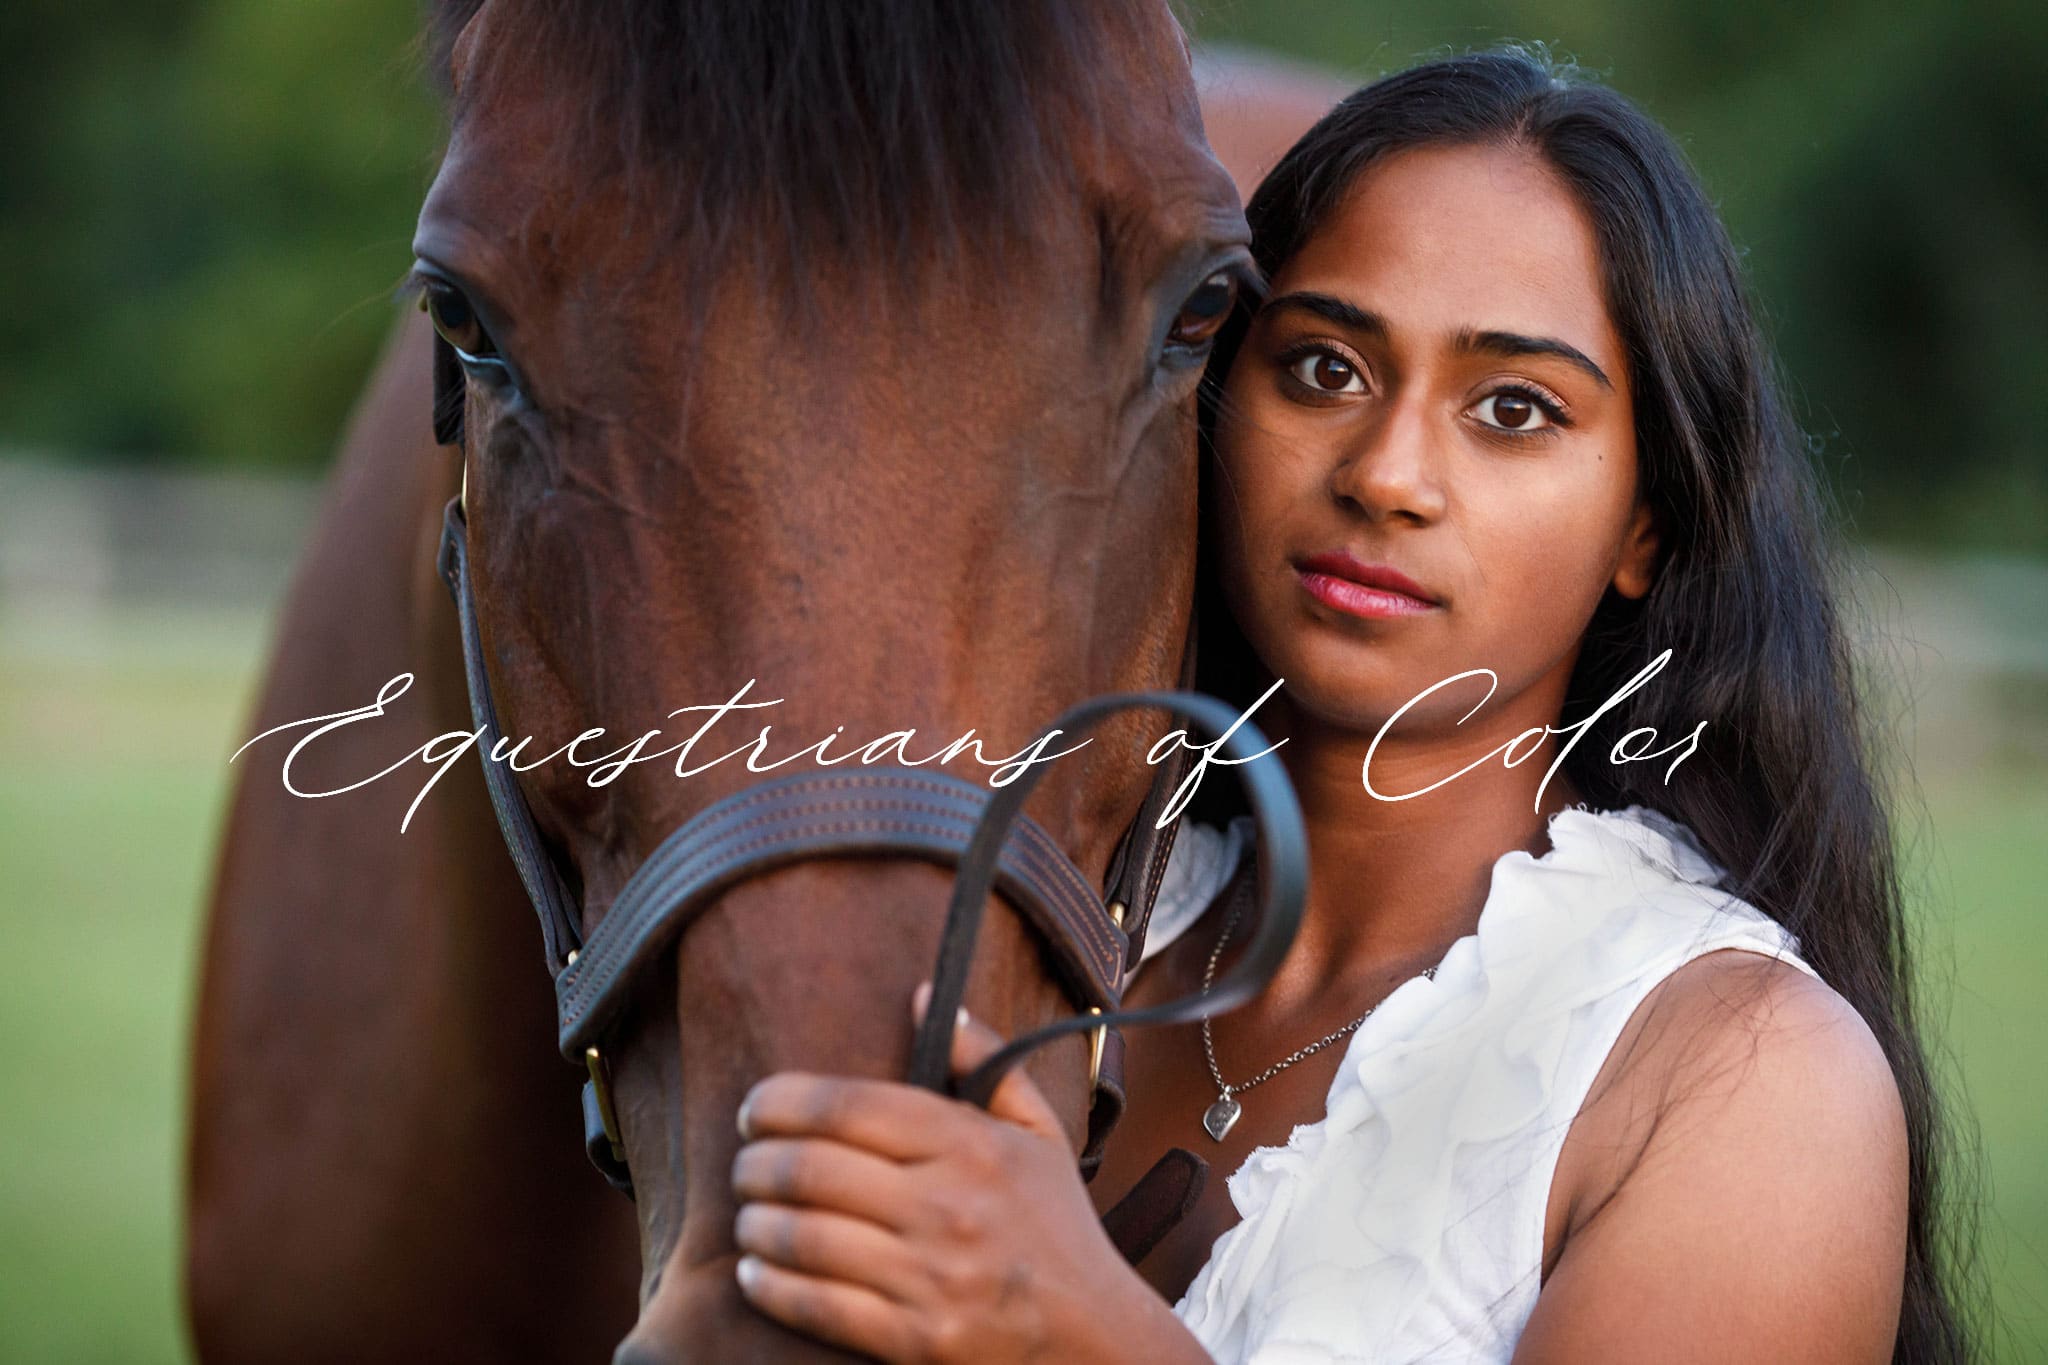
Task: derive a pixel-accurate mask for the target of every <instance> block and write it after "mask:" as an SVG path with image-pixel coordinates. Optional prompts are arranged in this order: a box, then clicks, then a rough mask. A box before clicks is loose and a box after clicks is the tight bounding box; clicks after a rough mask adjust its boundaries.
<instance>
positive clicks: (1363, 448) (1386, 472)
mask: <svg viewBox="0 0 2048 1365" xmlns="http://www.w3.org/2000/svg"><path fill="white" fill-rule="evenodd" d="M1441 439H1442V435H1441V433H1439V432H1438V431H1436V430H1435V429H1434V426H1433V423H1432V419H1431V415H1430V414H1429V412H1428V411H1427V410H1426V408H1425V405H1424V404H1423V403H1421V402H1419V401H1411V400H1403V399H1402V398H1400V397H1396V398H1395V399H1394V400H1392V401H1390V402H1388V403H1386V404H1385V405H1383V406H1382V407H1381V408H1380V410H1379V411H1378V412H1377V413H1375V414H1374V417H1373V419H1372V420H1370V421H1368V422H1364V423H1361V424H1360V426H1359V428H1358V429H1357V430H1356V431H1355V432H1354V433H1353V434H1352V437H1351V439H1350V440H1349V441H1348V442H1347V443H1346V444H1345V446H1344V448H1343V450H1342V453H1341V457H1340V458H1339V460H1338V461H1337V463H1336V465H1335V466H1333V467H1332V468H1331V470H1330V483H1329V486H1330V493H1331V495H1332V496H1333V497H1335V498H1336V499H1337V500H1338V501H1339V502H1342V503H1346V504H1349V505H1351V506H1353V507H1355V508H1356V509H1357V510H1358V511H1360V512H1362V513H1364V514H1365V516H1366V517H1368V518H1369V519H1371V520H1373V521H1388V520H1393V519H1403V520H1408V521H1412V522H1415V523H1417V524H1427V523H1429V522H1433V521H1436V520H1437V519H1438V518H1440V517H1442V516H1443V513H1444V502H1445V499H1444V488H1443V478H1442V472H1443V462H1442V458H1441V455H1442V452H1441V450H1440V447H1439V442H1440V440H1441Z"/></svg>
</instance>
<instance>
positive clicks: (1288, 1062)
mask: <svg viewBox="0 0 2048 1365" xmlns="http://www.w3.org/2000/svg"><path fill="white" fill-rule="evenodd" d="M1243 911H1244V901H1243V899H1242V898H1239V899H1238V901H1237V903H1236V904H1235V905H1233V906H1232V907H1231V909H1230V915H1229V917H1228V918H1226V919H1225V920H1224V921H1223V933H1222V934H1221V935H1219V936H1218V937H1217V939H1216V946H1215V947H1214V948H1211V949H1210V950H1209V965H1208V967H1207V968H1206V969H1205V970H1204V971H1203V972H1202V994H1203V995H1207V994H1208V993H1209V988H1210V987H1211V986H1212V985H1214V984H1215V982H1216V964H1217V963H1218V962H1220V961H1222V959H1223V945H1224V944H1226V943H1228V942H1230V935H1231V932H1232V931H1233V930H1235V929H1236V928H1237V917H1238V916H1239V915H1240V914H1242V913H1243ZM1422 976H1423V979H1424V980H1434V979H1435V978H1436V968H1435V967H1431V968H1430V969H1429V970H1428V971H1426V972H1424V973H1423V974H1422ZM1390 994H1391V992H1390ZM1378 1008H1379V1005H1378V1003H1375V1004H1374V1005H1373V1007H1372V1009H1369V1010H1367V1011H1366V1012H1365V1013H1364V1014H1361V1015H1359V1016H1358V1017H1357V1018H1356V1019H1353V1020H1352V1021H1351V1022H1350V1023H1348V1024H1346V1025H1344V1027H1342V1028H1340V1029H1338V1030H1337V1031H1336V1032H1334V1033H1326V1034H1324V1035H1323V1036H1322V1037H1320V1038H1318V1039H1316V1040H1315V1041H1314V1042H1313V1043H1310V1044H1309V1045H1308V1046H1307V1047H1303V1048H1296V1049H1295V1050H1294V1051H1293V1052H1290V1053H1289V1054H1287V1055H1286V1056H1285V1057H1282V1058H1281V1059H1280V1060H1279V1061H1277V1062H1275V1063H1273V1065H1271V1066H1269V1067H1267V1068H1266V1069H1265V1070H1264V1071H1261V1072H1260V1073H1259V1074H1258V1075H1256V1076H1254V1077H1252V1078H1251V1079H1250V1080H1248V1081H1246V1082H1245V1083H1244V1084H1243V1085H1232V1084H1230V1083H1229V1082H1228V1081H1226V1080H1224V1079H1223V1072H1222V1070H1221V1068H1219V1067H1218V1066H1217V1065H1216V1040H1215V1038H1214V1037H1213V1036H1212V1035H1211V1034H1210V1032H1209V1021H1208V1020H1207V1019H1204V1020H1203V1021H1202V1056H1203V1057H1204V1058H1205V1059H1207V1061H1208V1063H1209V1079H1210V1080H1212V1081H1214V1082H1216V1102H1215V1103H1214V1104H1212V1105H1210V1106H1209V1107H1208V1108H1207V1109H1205V1110H1203V1111H1202V1128H1203V1131H1205V1132H1207V1133H1208V1134H1209V1136H1210V1137H1211V1138H1213V1139H1215V1140H1216V1141H1217V1142H1221V1141H1223V1139H1224V1136H1225V1135H1226V1134H1228V1133H1229V1132H1230V1130H1231V1129H1232V1128H1234V1127H1235V1126H1236V1125H1237V1120H1238V1118H1239V1117H1240V1116H1241V1115H1242V1114H1243V1113H1244V1106H1243V1105H1241V1104H1239V1103H1238V1102H1237V1097H1238V1096H1239V1095H1241V1094H1243V1093H1244V1092H1245V1091H1247V1090H1249V1089H1251V1088H1252V1087H1253V1086H1255V1085H1263V1084H1264V1083H1265V1082H1267V1081H1270V1080H1272V1079H1273V1078H1274V1077H1275V1076H1277V1075H1279V1074H1280V1073H1281V1072H1283V1071H1285V1070H1286V1069H1287V1068H1288V1067H1290V1066H1293V1065H1294V1064H1295V1063H1296V1062H1298V1061H1300V1060H1302V1059H1303V1058H1304V1057H1313V1056H1314V1055H1315V1054H1316V1053H1318V1052H1321V1051H1322V1050H1323V1049H1324V1048H1326V1047H1328V1046H1329V1045H1330V1044H1332V1043H1334V1042H1336V1041H1337V1040H1338V1039H1339V1038H1343V1037H1347V1036H1348V1035H1349V1034H1351V1033H1352V1032H1353V1031H1354V1030H1355V1029H1357V1027H1358V1026H1359V1025H1360V1024H1362V1023H1364V1022H1365V1021H1366V1020H1367V1019H1370V1018H1371V1017H1372V1010H1376V1009H1378Z"/></svg>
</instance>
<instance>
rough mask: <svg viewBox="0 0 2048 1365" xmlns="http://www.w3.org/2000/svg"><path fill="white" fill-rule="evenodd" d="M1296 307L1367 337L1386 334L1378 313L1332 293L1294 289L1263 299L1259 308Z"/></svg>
mask: <svg viewBox="0 0 2048 1365" xmlns="http://www.w3.org/2000/svg"><path fill="white" fill-rule="evenodd" d="M1288 308H1298V309H1300V310H1301V311H1303V312H1305V313H1314V314H1315V315H1316V316H1317V317H1319V318H1323V319H1325V320H1327V321H1329V322H1334V323H1336V324H1337V325H1338V326H1339V327H1344V328H1348V329H1350V330H1351V331H1354V332H1363V333H1365V334H1366V335H1368V336H1374V337H1380V338H1384V337H1385V336H1386V335H1387V320H1386V319H1385V318H1383V317H1381V316H1380V315H1379V314H1378V313H1372V312H1368V311H1366V310H1365V309H1363V308H1360V307H1359V306H1358V305H1357V304H1355V303H1346V302H1345V301H1344V300H1343V299H1340V298H1338V297H1337V296H1336V295H1334V294H1318V293H1316V292H1315V291H1314V290H1311V289H1297V290H1295V291H1294V292H1293V293H1291V294H1282V295H1280V296H1279V297H1278V298H1272V299H1267V300H1266V306H1265V307H1264V308H1262V309H1260V310H1259V311H1260V312H1262V313H1270V312H1274V311H1276V310H1280V309H1288Z"/></svg>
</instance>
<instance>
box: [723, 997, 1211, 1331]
mask: <svg viewBox="0 0 2048 1365" xmlns="http://www.w3.org/2000/svg"><path fill="white" fill-rule="evenodd" d="M928 995H929V990H928V988H920V989H919V991H918V995H917V999H916V1001H915V1002H914V1004H913V1014H914V1015H916V1016H920V1017H921V1016H922V1014H923V1009H924V1002H925V1000H926V999H927V998H928ZM1001 1044H1002V1040H1001V1039H1000V1038H999V1037H997V1035H996V1034H995V1033H994V1032H993V1031H992V1030H990V1029H988V1028H986V1027H985V1026H983V1025H982V1024H980V1023H978V1022H976V1021H974V1020H971V1019H969V1018H968V1017H967V1016H966V1013H965V1011H962V1014H961V1023H960V1027H959V1029H958V1030H957V1031H956V1033H955V1035H954V1043H953V1058H952V1063H953V1070H954V1072H955V1074H956V1075H957V1074H960V1073H963V1072H966V1071H968V1070H971V1069H972V1068H973V1067H974V1066H975V1065H977V1064H978V1063H979V1062H981V1061H982V1060H983V1059H984V1058H986V1057H988V1056H990V1055H991V1054H992V1053H994V1052H995V1050H996V1049H997V1048H998V1047H1000V1046H1001ZM739 1123H740V1136H741V1137H742V1138H744V1139H746V1143H745V1145H744V1146H742V1147H741V1148H740V1151H739V1155H738V1156H737V1157H736V1158H735V1159H734V1161H733V1190H734V1193H735V1194H736V1195H737V1196H738V1198H739V1201H740V1209H739V1217H738V1219H737V1221H736V1222H735V1224H734V1238H735V1240H736V1241H737V1242H738V1244H739V1248H740V1250H741V1251H742V1252H744V1253H745V1254H744V1255H743V1256H742V1257H741V1258H740V1262H739V1270H738V1274H739V1282H740V1290H741V1292H742V1293H743V1294H745V1295H746V1297H747V1300H748V1301H749V1302H750V1303H752V1304H753V1306H754V1307H755V1308H757V1309H758V1310H760V1311H761V1312H763V1313H765V1314H767V1315H768V1316H769V1317H771V1318H774V1319H775V1320H776V1321H778V1322H781V1323H783V1324H784V1325H786V1326H788V1327H791V1328H793V1329H795V1330H797V1331H800V1332H803V1333H806V1334H807V1335H810V1336H813V1337H817V1338H818V1339H820V1340H822V1341H825V1342H828V1343H830V1344H832V1345H835V1346H839V1347H843V1348H845V1349H847V1350H851V1351H857V1352H861V1353H863V1354H866V1355H870V1356H874V1357H877V1358H879V1359H881V1360H885V1361H898V1362H950V1361H962V1362H965V1361H973V1362H977V1363H978V1365H1002V1363H1003V1362H1014V1361H1028V1360H1057V1361H1073V1362H1086V1361H1097V1360H1099V1361H1124V1360H1133V1359H1144V1360H1160V1361H1170V1360H1183V1359H1184V1360H1190V1361H1207V1360H1208V1359H1209V1357H1208V1355H1207V1354H1206V1353H1205V1352H1203V1351H1202V1349H1201V1347H1200V1346H1199V1345H1198V1344H1196V1342H1195V1340H1194V1338H1193V1337H1192V1336H1191V1335H1189V1334H1188V1332H1187V1330H1186V1329H1185V1328H1183V1327H1182V1326H1181V1325H1180V1323H1179V1321H1178V1320H1177V1319H1176V1318H1174V1316H1173V1314H1172V1312H1171V1311H1170V1310H1169V1309H1168V1308H1167V1306H1166V1304H1165V1303H1164V1301H1162V1300H1161V1299H1160V1298H1159V1296H1158V1295H1157V1294H1156V1293H1154V1292H1153V1291H1152V1289H1151V1287H1150V1286H1149V1285H1147V1284H1146V1283H1145V1282H1144V1281H1143V1280H1141V1279H1140V1278H1139V1277H1138V1275H1137V1273H1136V1272H1135V1271H1133V1270H1132V1269H1131V1268H1130V1267H1129V1266H1128V1265H1126V1264H1125V1263H1124V1260H1123V1257H1122V1256H1121V1255H1119V1254H1118V1252H1117V1250H1116V1248H1115V1247H1114V1246H1112V1245H1111V1244H1110V1241H1109V1238H1108V1236H1107V1235H1106V1234H1105V1233H1104V1232H1103V1230H1102V1224H1101V1222H1100V1220H1099V1219H1098V1218H1097V1216H1096V1213H1095V1210H1094V1208H1093V1206H1092V1205H1091V1204H1090V1203H1089V1200H1088V1195H1087V1192H1086V1190H1085V1189H1084V1188H1083V1186H1082V1184H1081V1179H1080V1175H1079V1173H1078V1171H1077V1170H1076V1167H1075V1162H1074V1154H1073V1152H1072V1151H1071V1150H1069V1148H1068V1146H1067V1138H1066V1134H1065V1132H1064V1130H1063V1129H1062V1128H1061V1126H1060V1123H1059V1120H1058V1119H1057V1118H1056V1117H1055V1116H1054V1114H1053V1112H1052V1109H1051V1106H1049V1105H1048V1104H1047V1103H1046V1100H1045V1097H1044V1096H1043V1095H1042V1094H1041V1093H1040V1092H1039V1090H1038V1087H1037V1086H1035V1085H1033V1084H1032V1082H1031V1080H1030V1078H1029V1077H1027V1076H1026V1075H1025V1074H1024V1072H1023V1071H1022V1070H1015V1071H1012V1072H1010V1073H1009V1074H1008V1075H1007V1076H1005V1077H1004V1078H1003V1082H1002V1084H1001V1085H1000V1086H998V1087H997V1089H996V1092H995V1095H994V1097H993V1099H992V1100H991V1102H990V1106H989V1111H988V1112H987V1113H983V1112H982V1111H981V1110H979V1109H977V1108H975V1107H974V1106H972V1105H969V1104H964V1103H962V1102H960V1101H958V1100H952V1099H947V1098H945V1097H944V1096H941V1095H935V1094H933V1093H931V1092H930V1091H928V1090H922V1089H918V1088H916V1087H913V1086H909V1085H902V1084H897V1083H893V1082H887V1081H869V1080H854V1079H849V1078H843V1077H829V1076H813V1075H807V1074H804V1073H800V1072H782V1073H780V1074H777V1075H774V1076H770V1077H768V1078H766V1079H765V1080H763V1081H761V1082H760V1083H759V1084H757V1085H756V1086H755V1087H754V1088H753V1090H752V1091H750V1092H749V1093H748V1095H747V1098H746V1101H745V1102H744V1103H743V1104H742V1105H741V1106H740V1114H739Z"/></svg>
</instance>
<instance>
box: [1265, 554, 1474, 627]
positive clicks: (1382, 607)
mask: <svg viewBox="0 0 2048 1365" xmlns="http://www.w3.org/2000/svg"><path fill="white" fill-rule="evenodd" d="M1294 570H1295V572H1296V573H1297V574H1299V575H1300V577H1301V586H1302V587H1303V588H1304V589H1305V590H1307V592H1308V595H1309V596H1311V597H1313V598H1315V599H1316V601H1318V602H1321V603H1322V604H1323V605H1324V606H1326V607H1330V608H1333V609H1335V610H1337V611H1341V612H1348V613H1349V614H1351V615H1353V616H1363V617H1366V618H1368V619H1370V620H1376V621H1384V620H1388V619H1391V618H1393V617H1397V616H1420V615H1422V614H1423V613H1424V612H1430V611H1435V610H1436V609H1437V608H1438V607H1439V606H1441V605H1442V604H1441V603H1440V602H1438V601H1437V599H1436V598H1434V597H1432V596H1431V595H1430V594H1429V592H1428V590H1427V589H1425V588H1423V587H1422V586H1421V585H1420V584H1418V583H1416V582H1415V580H1414V579H1412V578H1409V577H1408V576H1407V575H1406V574H1403V573H1400V572H1397V571H1396V570H1394V569H1390V568H1388V567H1387V566H1386V565H1384V564H1367V563H1365V562H1364V561H1363V560H1360V559H1357V558H1355V557H1353V556H1352V555H1349V554H1346V553H1344V552H1342V551H1332V552H1330V553H1327V554H1319V555H1311V556H1309V557H1308V558H1307V559H1303V560H1298V561H1296V563H1295V566H1294Z"/></svg>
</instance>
